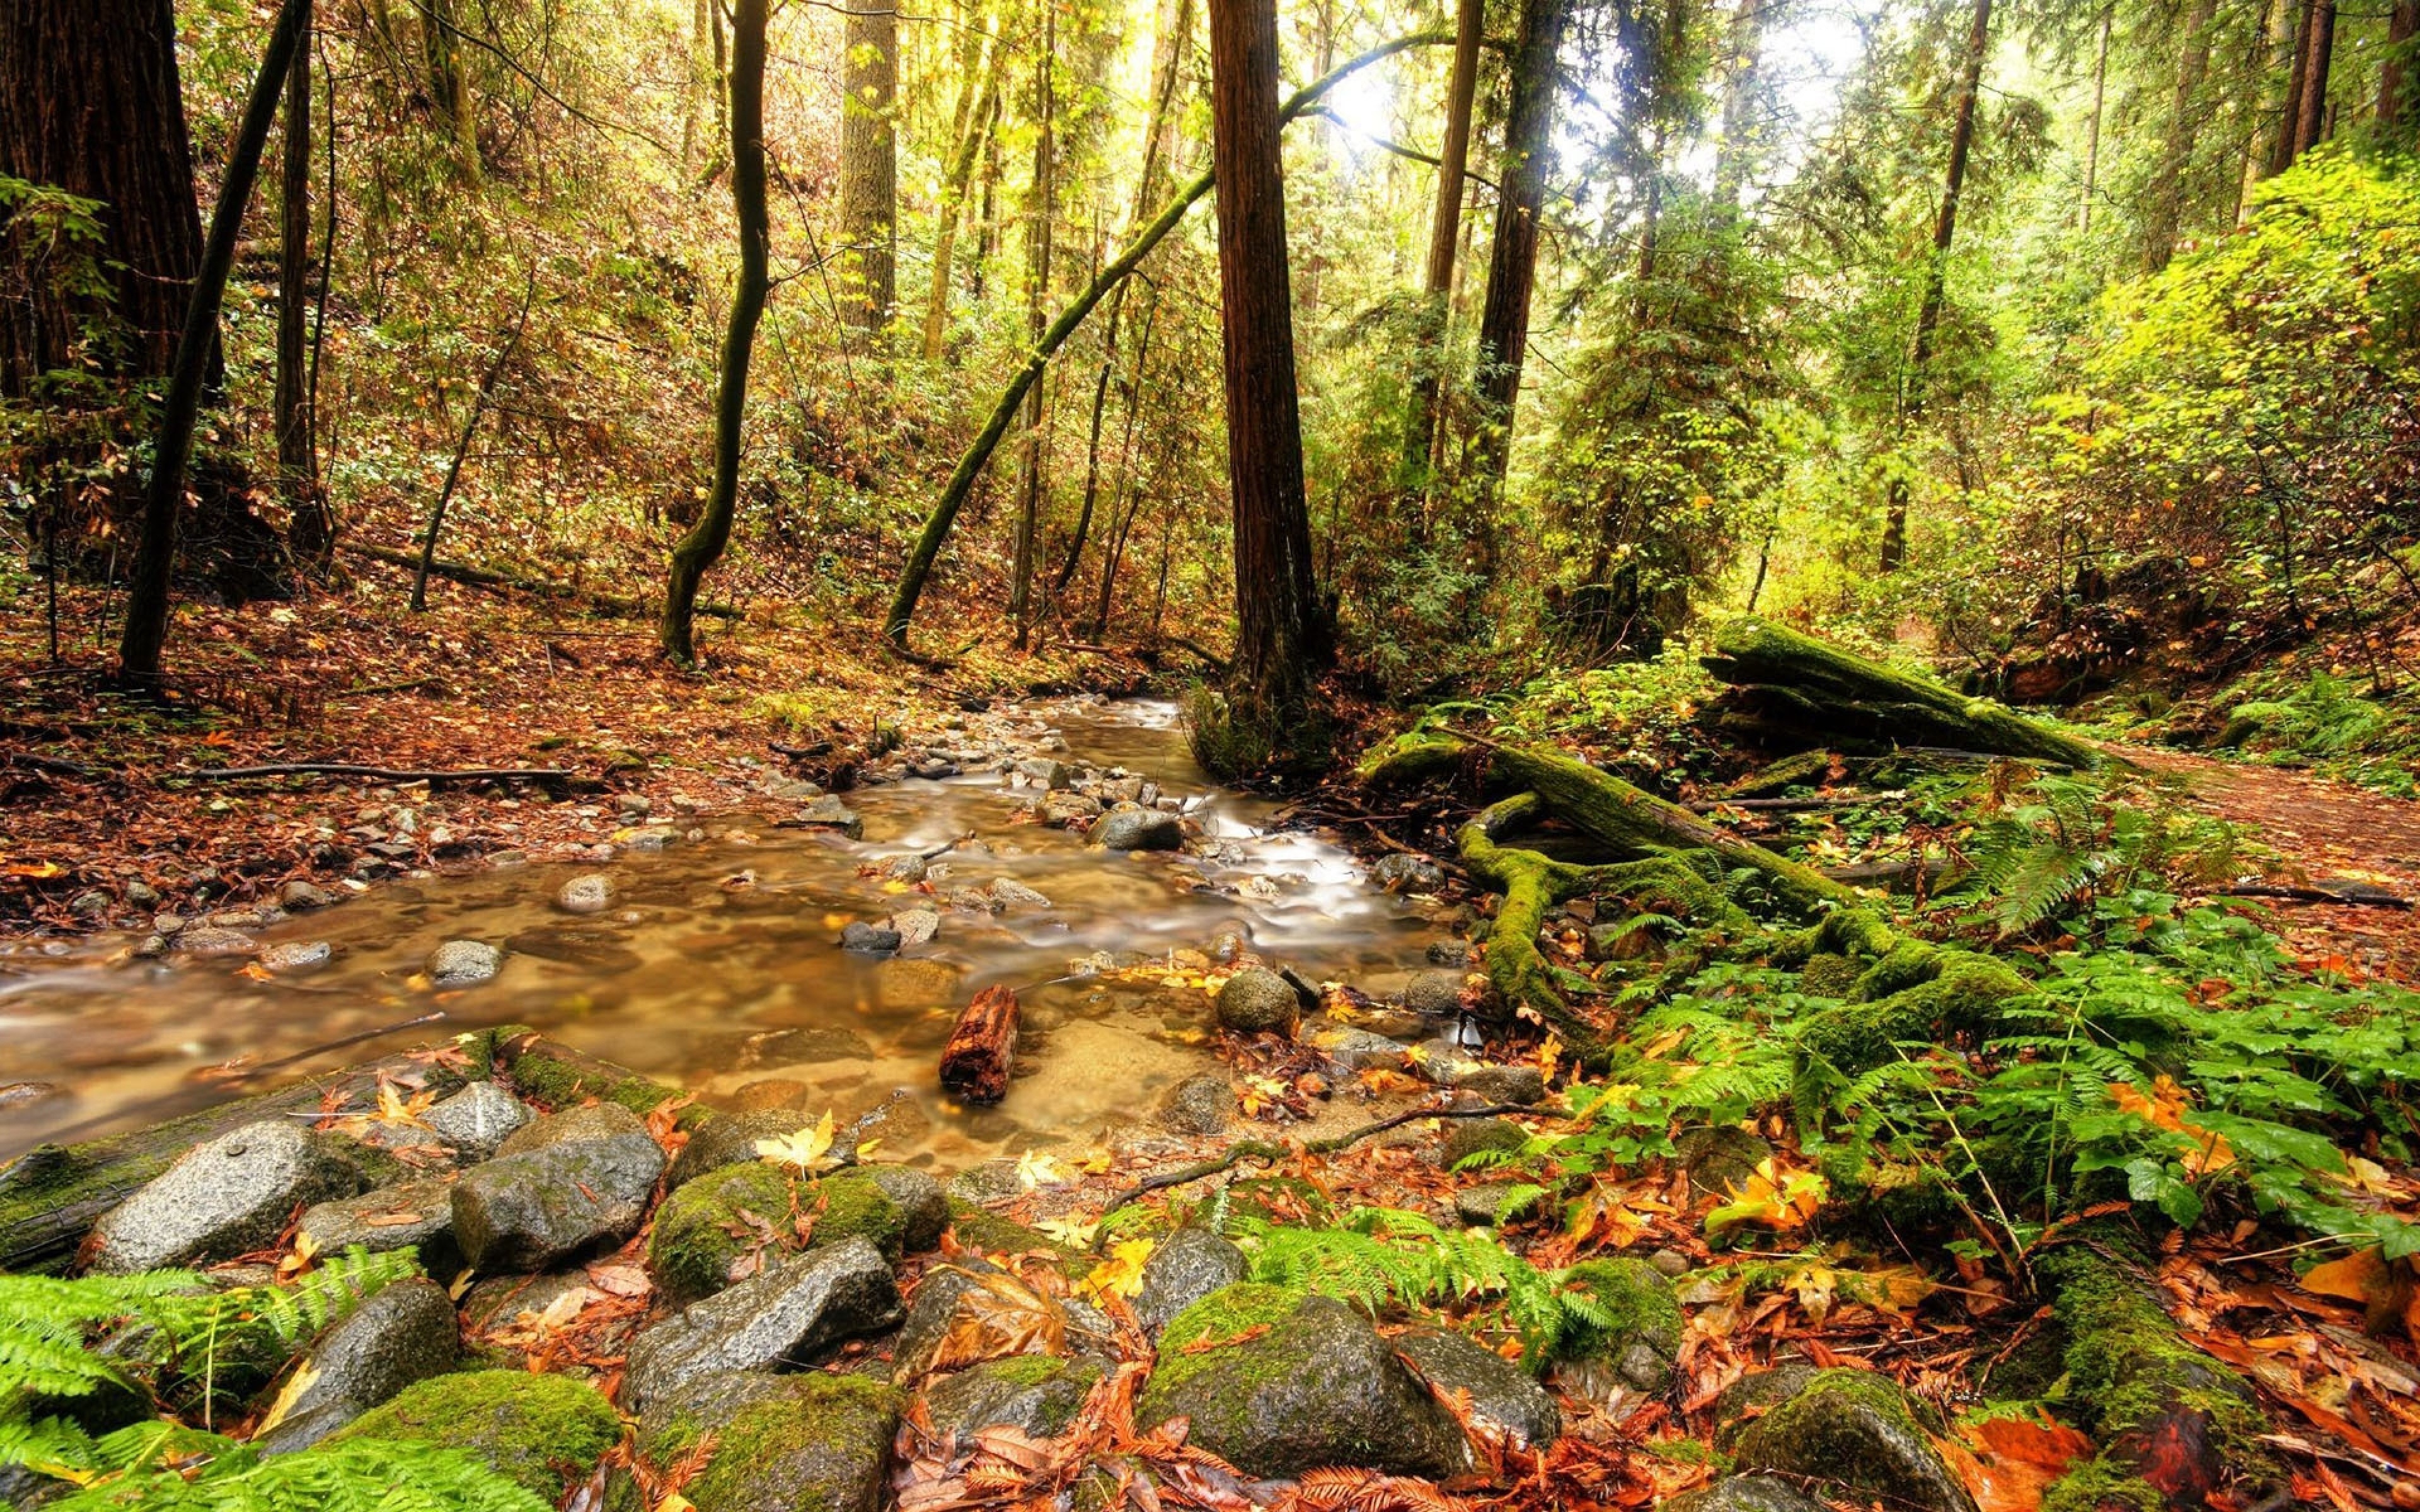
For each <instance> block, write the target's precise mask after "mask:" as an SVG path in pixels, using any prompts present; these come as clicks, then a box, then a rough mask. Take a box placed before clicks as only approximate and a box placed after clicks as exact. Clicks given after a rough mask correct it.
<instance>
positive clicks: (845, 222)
mask: <svg viewBox="0 0 2420 1512" xmlns="http://www.w3.org/2000/svg"><path fill="white" fill-rule="evenodd" d="M847 16H848V24H847V27H846V29H845V38H846V44H847V45H846V51H845V58H844V59H843V62H842V67H841V79H842V83H843V85H844V86H845V91H846V98H845V100H842V102H841V121H840V226H841V240H842V245H843V246H844V248H845V250H846V252H847V254H848V257H849V262H848V263H847V264H846V265H845V271H844V273H843V275H842V283H841V287H842V322H841V323H842V329H843V330H844V331H845V332H847V333H848V339H849V342H850V344H851V346H852V347H856V348H857V349H859V350H864V349H867V348H868V347H871V346H875V345H878V343H879V337H880V332H882V329H883V328H884V327H885V326H887V325H889V324H890V321H891V311H892V306H893V305H895V304H896V303H897V302H898V297H899V291H898V273H897V269H898V225H897V221H898V216H899V207H898V188H899V135H898V130H897V127H896V125H895V123H894V121H893V119H892V111H893V109H894V106H895V102H896V96H897V93H898V87H899V16H898V12H897V11H895V10H893V9H892V8H891V4H890V0H855V5H854V6H853V8H851V9H850V10H849V11H848V12H847Z"/></svg>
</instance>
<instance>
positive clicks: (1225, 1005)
mask: <svg viewBox="0 0 2420 1512" xmlns="http://www.w3.org/2000/svg"><path fill="white" fill-rule="evenodd" d="M1301 1015H1302V998H1301V996H1300V995H1298V994H1297V993H1295V990H1294V983H1292V982H1290V981H1288V980H1285V979H1284V978H1283V977H1280V976H1279V975H1278V974H1277V973H1276V972H1274V971H1271V970H1269V969H1267V968H1266V967H1264V966H1249V967H1247V968H1245V969H1244V970H1242V971H1238V972H1236V973H1235V974H1234V975H1233V976H1232V977H1230V978H1228V979H1227V980H1226V983H1225V984H1224V985H1223V986H1221V987H1220V988H1219V989H1218V1025H1219V1027H1221V1028H1227V1029H1233V1030H1234V1031H1235V1032H1236V1033H1238V1034H1262V1033H1269V1032H1274V1033H1278V1034H1292V1033H1293V1032H1294V1026H1295V1021H1296V1020H1297V1019H1299V1018H1300V1017H1301Z"/></svg>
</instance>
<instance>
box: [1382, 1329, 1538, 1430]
mask: <svg viewBox="0 0 2420 1512" xmlns="http://www.w3.org/2000/svg"><path fill="white" fill-rule="evenodd" d="M1394 1343H1395V1352H1396V1353H1397V1354H1400V1355H1402V1356H1403V1357H1404V1360H1405V1361H1406V1362H1407V1363H1408V1364H1409V1365H1411V1367H1412V1368H1413V1370H1415V1371H1417V1372H1418V1373H1419V1376H1420V1379H1421V1380H1423V1381H1427V1382H1428V1383H1429V1387H1430V1389H1431V1390H1432V1391H1434V1392H1436V1393H1438V1394H1440V1395H1442V1396H1451V1395H1453V1394H1454V1393H1455V1392H1466V1393H1468V1394H1469V1397H1470V1412H1471V1415H1472V1417H1474V1418H1475V1419H1477V1420H1478V1423H1479V1425H1480V1427H1482V1428H1486V1429H1490V1430H1492V1431H1495V1432H1498V1433H1501V1434H1503V1435H1505V1436H1506V1437H1507V1438H1508V1439H1509V1440H1510V1441H1511V1443H1512V1447H1514V1448H1524V1449H1543V1448H1544V1447H1545V1446H1546V1445H1548V1444H1550V1443H1554V1442H1555V1441H1556V1440H1557V1439H1559V1438H1560V1437H1561V1436H1562V1432H1563V1414H1562V1413H1561V1412H1559V1411H1557V1410H1556V1407H1555V1399H1554V1398H1553V1397H1552V1396H1547V1395H1546V1392H1545V1389H1544V1387H1542V1386H1540V1385H1539V1384H1538V1382H1537V1381H1536V1380H1534V1379H1533V1378H1532V1377H1531V1376H1530V1375H1529V1373H1528V1371H1526V1370H1523V1369H1522V1368H1521V1367H1520V1366H1518V1365H1514V1364H1512V1362H1511V1361H1509V1360H1507V1359H1505V1358H1504V1357H1503V1356H1502V1355H1500V1354H1498V1353H1497V1352H1496V1351H1495V1350H1489V1349H1482V1348H1481V1347H1480V1346H1479V1345H1477V1344H1474V1343H1472V1342H1471V1341H1470V1340H1469V1339H1466V1338H1465V1337H1463V1336H1462V1335H1459V1334H1453V1333H1448V1332H1446V1331H1445V1330H1442V1329H1415V1330H1414V1331H1412V1332H1411V1333H1408V1334H1402V1335H1397V1336H1396V1338H1395V1341H1394Z"/></svg>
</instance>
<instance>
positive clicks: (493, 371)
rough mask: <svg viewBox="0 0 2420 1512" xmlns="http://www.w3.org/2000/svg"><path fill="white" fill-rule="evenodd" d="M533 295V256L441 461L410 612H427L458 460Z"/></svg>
mask: <svg viewBox="0 0 2420 1512" xmlns="http://www.w3.org/2000/svg"><path fill="white" fill-rule="evenodd" d="M536 298H537V259H536V258H535V256H533V257H532V258H531V259H530V270H529V285H528V286H527V287H526V288H524V289H523V290H522V291H521V307H520V311H519V313H517V314H516V315H515V316H513V329H512V330H511V331H509V332H506V333H505V335H504V342H503V344H502V345H500V346H498V347H496V355H495V356H494V357H492V358H490V359H489V362H488V365H487V368H486V370H485V371H483V372H482V373H480V375H479V386H478V388H477V389H475V390H474V391H473V393H472V394H471V413H470V414H469V415H468V416H467V417H465V418H464V420H463V422H462V434H461V436H460V438H459V439H458V440H456V441H455V443H454V456H453V459H452V460H451V461H449V462H447V463H446V464H445V482H444V484H443V485H442V486H441V487H439V489H438V490H437V504H436V507H435V508H433V509H431V510H430V511H429V512H428V529H427V532H424V533H423V535H422V537H421V542H420V564H419V565H418V566H417V567H415V568H413V569H412V573H411V612H413V613H414V614H425V613H427V612H428V574H429V571H430V569H431V568H433V567H434V566H435V565H436V563H437V537H438V534H439V532H442V531H443V530H444V529H445V508H446V506H447V505H448V504H451V503H452V502H453V501H454V487H455V485H457V484H458V483H460V482H461V481H462V463H463V461H464V459H465V458H467V457H468V456H470V455H471V439H472V438H473V437H474V436H476V435H478V434H479V422H480V421H482V420H484V419H486V418H487V415H488V405H489V402H490V401H491V400H492V399H493V398H494V396H495V393H496V380H497V379H498V378H502V377H504V364H505V363H508V362H510V361H512V356H513V348H514V347H518V346H520V342H521V332H523V331H524V330H526V329H528V327H529V313H530V304H531V302H532V301H535V299H536Z"/></svg>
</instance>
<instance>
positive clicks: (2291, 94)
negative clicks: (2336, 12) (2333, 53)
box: [2269, 0, 2319, 177]
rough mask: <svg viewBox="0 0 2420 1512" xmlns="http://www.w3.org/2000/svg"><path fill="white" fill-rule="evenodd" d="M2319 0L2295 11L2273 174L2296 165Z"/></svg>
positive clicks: (2271, 155) (2307, 1)
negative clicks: (2307, 59)
mask: <svg viewBox="0 0 2420 1512" xmlns="http://www.w3.org/2000/svg"><path fill="white" fill-rule="evenodd" d="M2318 19H2319V0H2302V3H2301V4H2300V5H2299V6H2297V7H2296V8H2295V12H2294V39H2293V42H2292V44H2291V46H2290V49H2289V51H2288V55H2287V57H2286V102H2285V105H2284V106H2283V108H2282V109H2281V111H2280V113H2279V116H2278V121H2277V135H2276V138H2275V141H2274V142H2273V145H2272V146H2271V147H2270V149H2269V173H2270V176H2272V177H2274V176H2275V175H2277V174H2281V173H2284V172H2285V171H2286V170H2287V169H2288V168H2290V167H2292V166H2293V165H2294V155H2295V153H2296V151H2297V147H2296V146H2295V137H2296V136H2297V134H2299V133H2300V132H2301V131H2302V129H2303V75H2304V63H2305V60H2306V58H2307V56H2308V54H2309V53H2310V51H2311V33H2312V30H2313V26H2314V23H2316V22H2317V21H2318Z"/></svg>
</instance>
